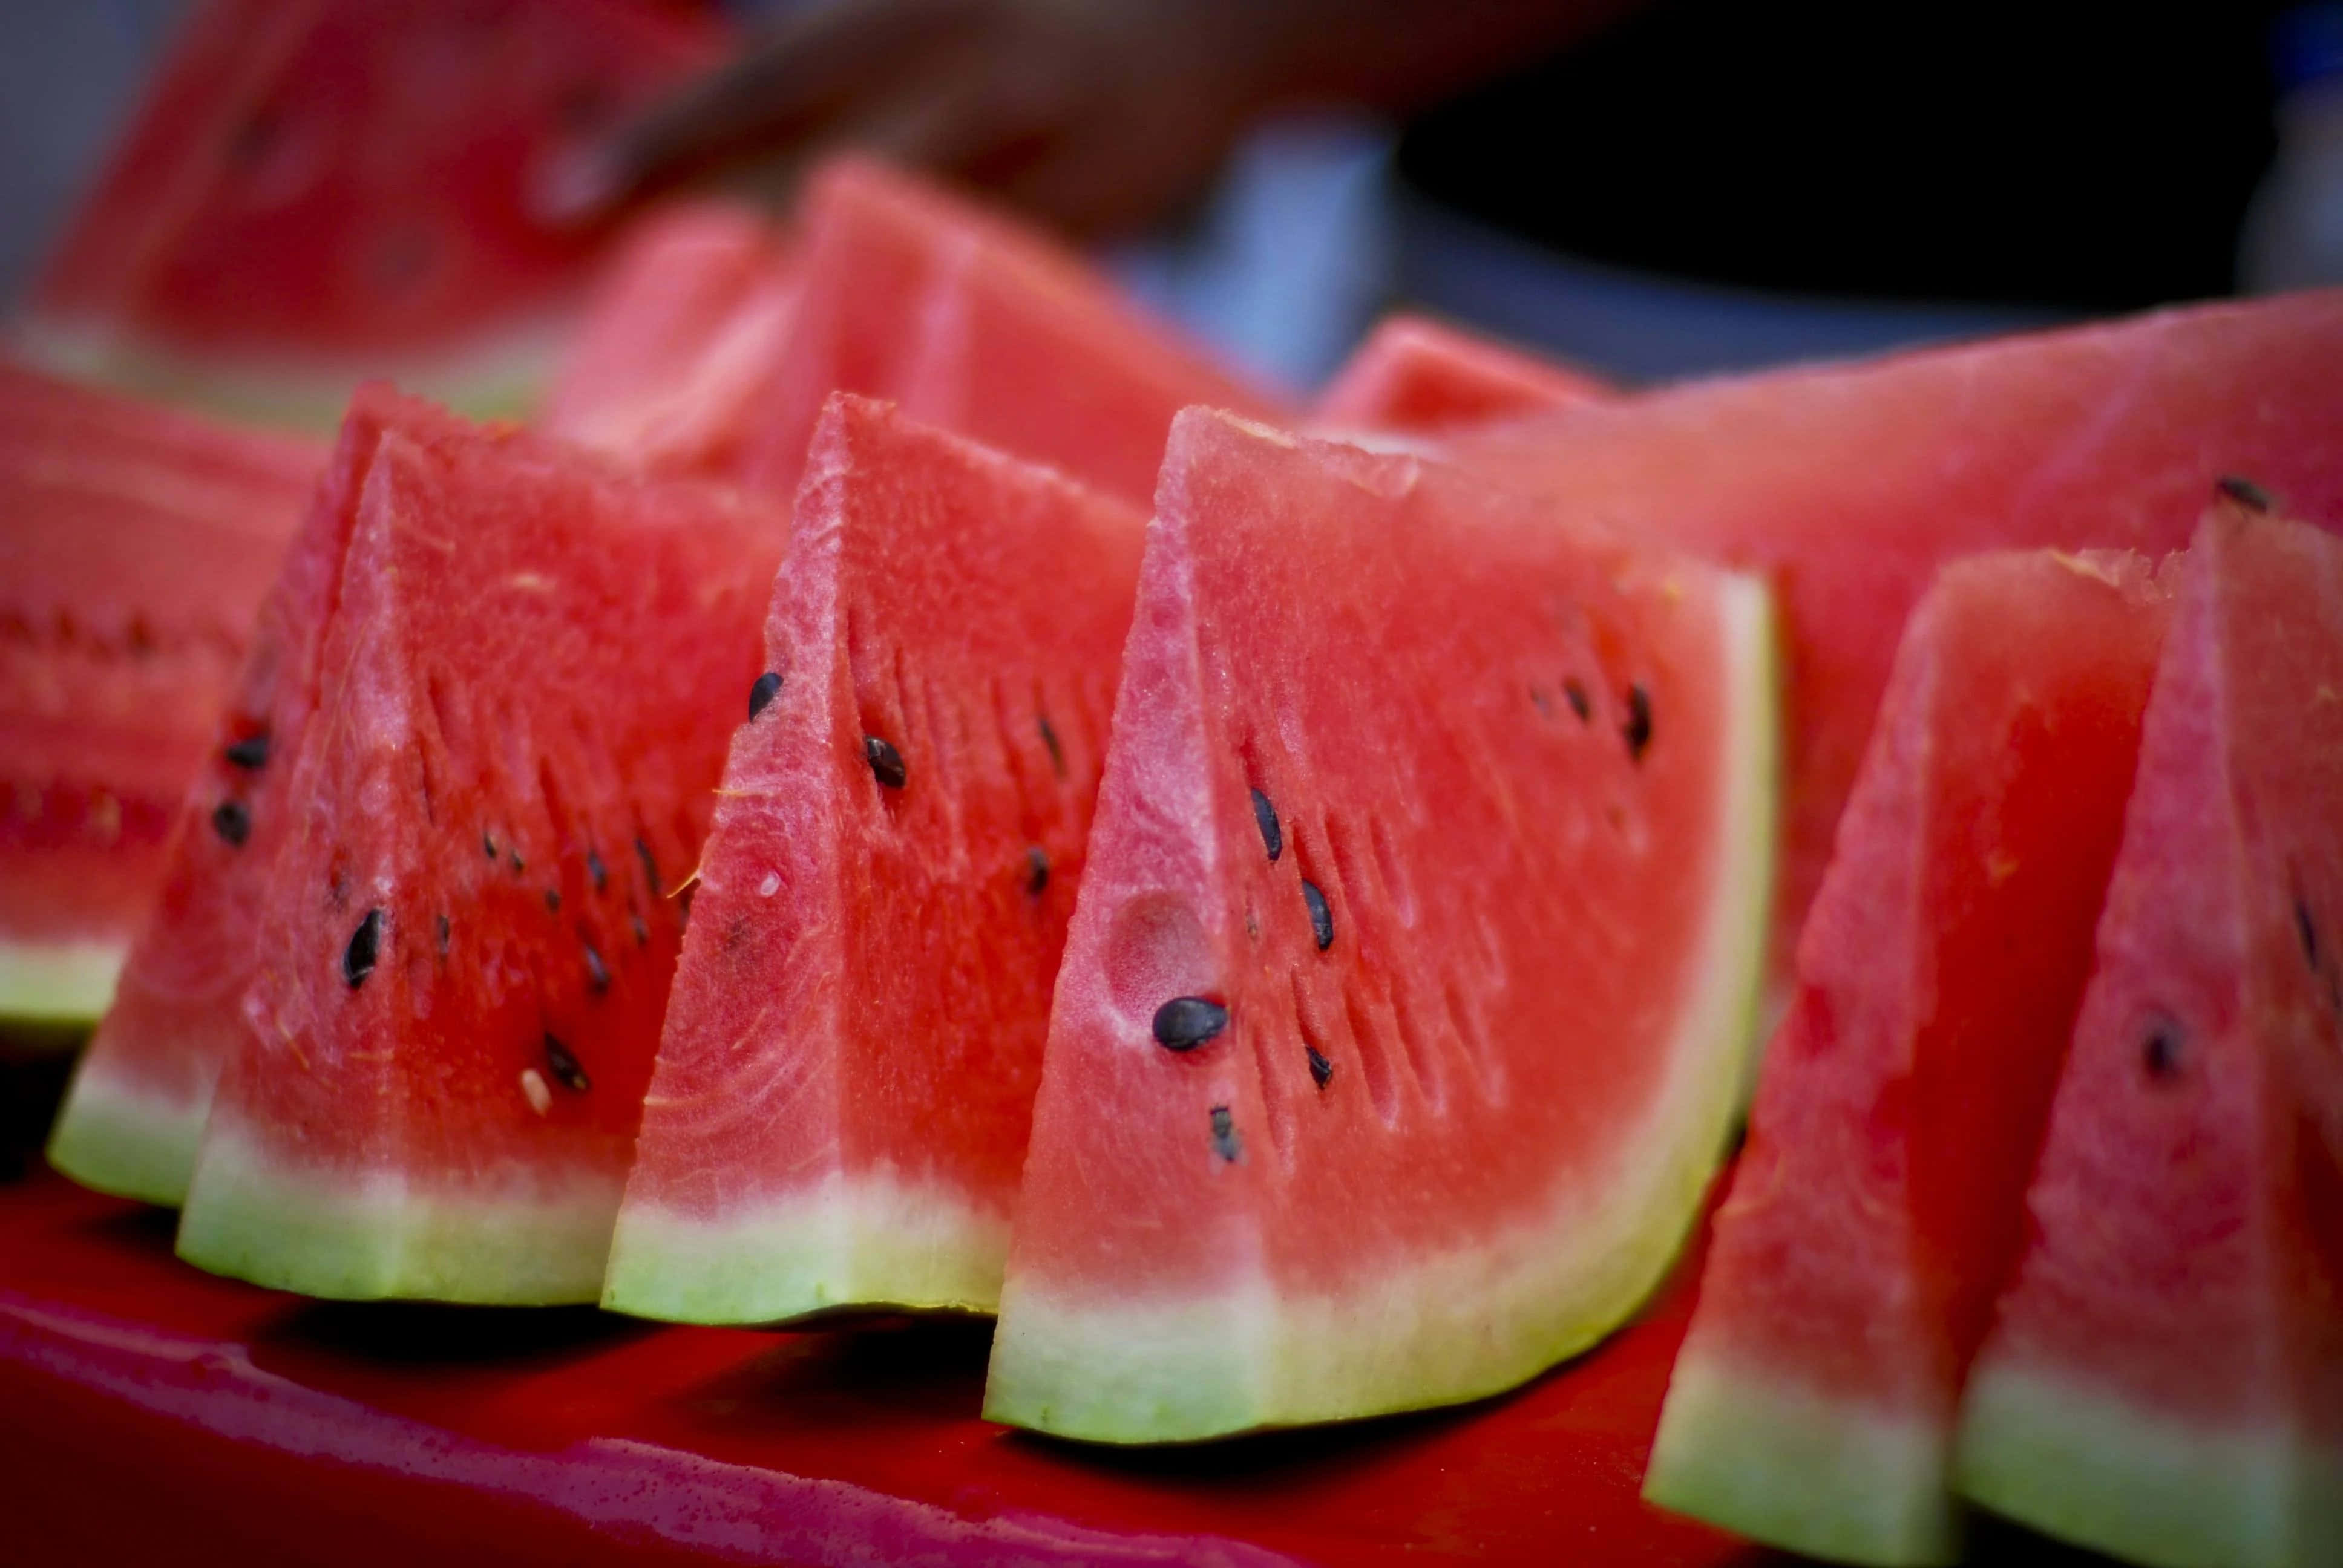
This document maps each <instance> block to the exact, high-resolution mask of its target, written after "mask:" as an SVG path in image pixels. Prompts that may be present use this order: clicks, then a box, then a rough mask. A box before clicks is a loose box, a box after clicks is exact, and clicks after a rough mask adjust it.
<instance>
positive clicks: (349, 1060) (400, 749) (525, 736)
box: [179, 419, 778, 1302]
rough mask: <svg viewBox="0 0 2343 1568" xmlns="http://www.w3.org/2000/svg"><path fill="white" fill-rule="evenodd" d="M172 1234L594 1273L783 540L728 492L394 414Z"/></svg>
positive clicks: (358, 1291)
mask: <svg viewBox="0 0 2343 1568" xmlns="http://www.w3.org/2000/svg"><path fill="white" fill-rule="evenodd" d="M346 504H347V505H348V507H349V508H350V510H351V517H350V518H349V521H348V523H347V528H346V532H347V540H348V543H347V553H346V557H345V559H344V562H343V565H342V570H341V574H340V582H339V586H338V589H337V598H336V600H335V603H334V605H333V608H332V610H331V612H330V614H329V615H328V617H327V619H326V621H325V624H324V628H323V631H322V635H321V637H320V638H319V642H320V645H321V646H320V651H319V652H318V654H317V659H316V665H315V669H316V677H315V682H316V684H315V693H316V696H315V709H314V711H315V714H316V715H317V716H318V719H321V720H322V719H327V717H328V716H330V721H313V722H310V723H308V724H307V725H306V726H305V727H304V728H303V729H302V731H301V734H300V736H299V740H298V745H297V748H293V749H288V752H287V754H286V755H284V756H282V757H281V758H272V759H271V766H272V767H278V766H281V767H283V768H285V769H287V770H288V773H289V779H288V783H287V795H286V797H285V801H284V802H283V803H282V804H281V806H280V809H284V810H285V812H286V816H287V820H286V821H285V823H284V824H283V826H282V828H281V829H280V831H281V833H282V835H283V837H282V841H281V844H280V846H279V849H278V851H277V857H276V863H275V865H274V867H273V868H272V869H271V870H270V874H269V879H268V882H267V886H266V892H265V895H264V897H263V899H262V901H261V903H260V905H259V907H258V909H257V911H256V915H255V918H254V925H253V930H254V937H255V944H256V950H257V951H258V952H259V953H261V954H264V955H266V961H265V962H263V963H261V964H260V965H259V967H258V968H257V970H256V972H255V974H254V979H253V982H252V985H251V989H250V990H249V991H248V992H247V993H246V998H245V1013H246V1019H247V1020H248V1027H247V1028H246V1030H245V1033H244V1036H243V1038H242V1039H241V1040H239V1041H238V1042H237V1046H236V1054H235V1055H234V1056H233V1057H232V1058H231V1059H230V1060H229V1061H228V1062H227V1064H226V1068H225V1070H224V1071H223V1073H222V1075H221V1079H220V1082H219V1088H218V1092H217V1094H216V1097H215V1099H214V1101H213V1104H212V1109H211V1115H210V1118H209V1120H208V1121H207V1122H206V1125H205V1128H204V1134H203V1141H202V1144H201V1146H200V1148H199V1150H198V1152H197V1156H196V1167H195V1173H194V1177H193V1179H192V1181H191V1182H190V1184H189V1187H188V1191H187V1201H186V1212H185V1214H184V1215H183V1216H182V1219H181V1222H180V1227H179V1252H180V1255H181V1256H182V1257H185V1258H186V1259H187V1260H189V1261H193V1262H196V1263H198V1264H200V1265H202V1266H203V1267H205V1268H207V1269H212V1270H214V1271H218V1272H223V1273H232V1274H236V1275H239V1276H242V1277H244V1278H246V1279H251V1280H256V1281H257V1282H262V1283H265V1284H271V1285H277V1286H281V1287H285V1288H288V1289H292V1290H297V1291H302V1292H307V1293H309V1294H313V1295H328V1296H342V1297H374V1296H387V1295H400V1296H427V1297H435V1298H443V1299H447V1300H455V1301H480V1302H559V1301H590V1300H593V1299H594V1298H595V1297H596V1296H598V1294H599V1293H600V1290H601V1282H602V1270H603V1262H604V1258H605V1254H606V1253H607V1251H608V1244H609V1232H610V1223H611V1219H612V1216H613V1215H614V1214H615V1213H616V1212H617V1210H618V1192H619V1188H620V1184H621V1182H622V1181H623V1180H624V1177H625V1173H626V1165H627V1160H628V1154H629V1152H630V1151H631V1150H632V1148H633V1143H634V1135H635V1127H636V1122H637V1121H638V1119H639V1116H640V1113H641V1105H642V1094H643V1088H644V1085H645V1083H646V1082H647V1081H648V1080H649V1075H650V1065H651V1056H652V1053H653V1050H655V1048H656V1045H657V1042H658V1038H659V1016H660V1014H661V1012H662V1011H663V1010H664V1009H665V1007H666V1002H667V990H668V982H669V978H670V976H671V974H672V970H673V966H674V962H675V955H676V952H677V950H678V949H679V946H680V939H681V934H682V932H681V927H682V923H683V916H684V912H685V910H684V906H683V905H682V904H681V903H679V902H678V901H676V900H671V899H669V898H668V897H667V896H666V895H667V892H668V889H669V885H670V884H671V882H672V881H673V879H675V878H676V877H677V875H678V873H679V871H680V869H681V868H683V867H685V866H687V865H689V863H690V860H691V858H692V857H693V856H694V855H696V854H697V853H698V852H699V841H700V838H701V836H702V834H703V833H704V831H705V829H706V825H707V819H708V810H709V803H710V800H711V795H710V791H711V789H712V788H713V787H714V785H715V783H716V779H717V775H718V771H719V769H720V768H721V766H722V760H723V754H724V743H725V740H726V739H727V737H729V734H730V733H731V729H732V720H733V716H734V715H735V714H736V713H737V711H738V708H737V704H738V703H739V700H740V696H741V693H743V692H744V691H746V690H747V689H749V683H750V682H751V680H752V679H753V678H754V677H755V675H756V627H757V624H758V619H759V615H760V614H761V611H762V608H763V606H764V603H765V600H766V598H767V596H768V594H769V589H770V584H771V579H772V573H773V568H774V567H775V565H776V560H775V557H776V556H777V554H778V550H777V549H776V548H774V547H773V545H772V544H771V543H770V542H769V540H770V538H771V537H772V530H771V528H770V525H769V521H768V520H767V519H765V518H762V517H760V516H759V515H758V514H756V513H755V512H753V511H749V510H745V509H744V508H742V507H741V506H740V505H739V504H738V503H737V502H736V501H734V500H732V499H730V498H729V492H726V493H719V492H704V491H700V490H697V489H692V488H686V487H645V486H641V485H636V484H631V483H626V482H621V481H619V480H618V479H615V478H613V477H609V476H608V475H606V474H605V473H604V472H602V471H601V470H600V469H599V467H597V466H595V465H593V464H591V463H589V462H588V461H587V460H585V459H583V458H582V457H572V456H569V455H567V454H559V453H553V454H548V453H547V452H545V451H542V450H540V449H538V448H537V447H535V446H534V445H533V444H532V443H528V442H526V441H523V440H519V439H517V438H515V437H509V436H499V435H497V434H495V433H492V432H490V433H479V434H474V433H470V432H449V431H446V430H441V429H433V428H430V427H428V426H427V425H426V426H423V427H419V428H410V427H407V426H406V425H405V424H404V423H403V422H401V421H397V420H395V419H394V420H390V421H387V422H385V424H384V427H382V428H381V430H380V431H379V433H378V434H377V436H376V437H375V440H374V449H373V452H372V455H371V457H370V458H369V459H368V460H367V462H366V464H365V465H364V477H363V479H362V481H361V482H360V483H359V484H358V485H357V487H355V489H354V490H353V491H351V492H349V493H348V496H347V503H346Z"/></svg>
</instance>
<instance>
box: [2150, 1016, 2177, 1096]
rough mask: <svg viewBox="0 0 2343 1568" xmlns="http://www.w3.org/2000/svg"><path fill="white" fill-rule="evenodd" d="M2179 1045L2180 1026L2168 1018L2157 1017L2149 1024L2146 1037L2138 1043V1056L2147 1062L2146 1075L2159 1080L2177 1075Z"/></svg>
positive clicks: (2169, 1078) (2173, 1077) (2165, 1079)
mask: <svg viewBox="0 0 2343 1568" xmlns="http://www.w3.org/2000/svg"><path fill="white" fill-rule="evenodd" d="M2180 1045H2181V1040H2180V1026H2179V1025H2178V1024H2177V1023H2175V1022H2173V1021H2172V1020H2170V1019H2168V1018H2167V1019H2158V1020H2157V1021H2156V1022H2155V1023H2153V1024H2151V1025H2149V1026H2148V1030H2147V1040H2144V1041H2142V1042H2141V1045H2140V1058H2141V1060H2143V1061H2144V1062H2146V1063H2147V1075H2148V1076H2149V1077H2150V1078H2153V1079H2157V1080H2159V1081H2169V1080H2171V1079H2175V1078H2177V1077H2179V1076H2180Z"/></svg>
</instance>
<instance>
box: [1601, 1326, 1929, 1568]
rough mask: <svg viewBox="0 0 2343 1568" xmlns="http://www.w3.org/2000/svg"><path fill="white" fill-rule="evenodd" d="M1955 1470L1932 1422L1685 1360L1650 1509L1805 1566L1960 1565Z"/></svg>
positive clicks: (1655, 1466)
mask: <svg viewBox="0 0 2343 1568" xmlns="http://www.w3.org/2000/svg"><path fill="white" fill-rule="evenodd" d="M1951 1459H1952V1455H1951V1453H1950V1452H1949V1445H1948V1442H1947V1440H1946V1434H1945V1433H1944V1432H1943V1431H1942V1430H1941V1429H1940V1428H1939V1427H1938V1426H1937V1424H1936V1423H1935V1422H1927V1421H1916V1420H1898V1419H1896V1417H1895V1416H1893V1415H1890V1414H1887V1413H1886V1412H1875V1411H1866V1410H1863V1409H1860V1408H1858V1407H1857V1406H1855V1404H1854V1403H1853V1402H1849V1401H1846V1400H1840V1399H1833V1398H1831V1397H1829V1396H1828V1395H1825V1394H1823V1393H1821V1392H1817V1391H1815V1390H1814V1389H1813V1388H1811V1387H1807V1386H1805V1385H1803V1384H1799V1383H1794V1382H1785V1381H1784V1380H1782V1379H1780V1378H1776V1377H1769V1376H1767V1375H1766V1374H1765V1372H1763V1371H1762V1370H1758V1369H1754V1368H1748V1367H1742V1366H1735V1365H1730V1364H1721V1363H1720V1362H1718V1360H1717V1359H1716V1358H1714V1357H1694V1356H1680V1357H1678V1358H1677V1361H1676V1365H1675V1370H1674V1372H1673V1373H1672V1374H1671V1375H1670V1377H1669V1380H1668V1397H1667V1402H1666V1405H1665V1406H1664V1409H1663V1411H1662V1412H1661V1416H1660V1428H1659V1434H1658V1436H1657V1437H1655V1438H1654V1440H1653V1442H1652V1457H1651V1461H1650V1462H1649V1464H1648V1466H1647V1467H1646V1469H1645V1471H1644V1501H1645V1502H1647V1503H1654V1504H1656V1505H1657V1506H1659V1507H1662V1508H1665V1509H1669V1510H1671V1511H1672V1512H1674V1513H1685V1514H1690V1515H1692V1516H1693V1517H1694V1518H1698V1519H1704V1520H1707V1521H1708V1522H1709V1523H1713V1524H1716V1525H1719V1526H1721V1527H1722V1528H1724V1529H1726V1530H1730V1531H1732V1532H1733V1533H1735V1534H1737V1535H1746V1536H1748V1537H1750V1538H1751V1539H1752V1540H1755V1541H1762V1542H1764V1543H1766V1544H1767V1545H1771V1546H1780V1547H1784V1548H1785V1549H1787V1550H1790V1551H1793V1552H1798V1553H1805V1554H1806V1555H1808V1556H1813V1557H1825V1558H1830V1559H1832V1560H1834V1561H1836V1562H1842V1563H1876V1564H1881V1565H1883V1568H1917V1565H1921V1564H1935V1563H1952V1562H1955V1561H1956V1560H1958V1558H1959V1556H1960V1553H1961V1530H1960V1516H1959V1511H1958V1509H1957V1508H1956V1505H1955V1503H1954V1501H1953V1498H1952V1495H1951V1493H1949V1492H1948V1491H1947V1490H1946V1483H1945V1478H1946V1474H1947V1473H1948V1469H1949V1466H1950V1463H1951Z"/></svg>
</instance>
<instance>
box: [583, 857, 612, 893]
mask: <svg viewBox="0 0 2343 1568" xmlns="http://www.w3.org/2000/svg"><path fill="white" fill-rule="evenodd" d="M586 874H587V875H588V877H590V878H592V879H593V880H594V890H595V891H596V892H600V891H601V890H603V889H605V888H607V887H608V886H609V885H610V869H609V868H608V867H607V866H605V865H603V864H602V857H601V856H599V855H598V854H596V853H595V852H594V851H593V850H591V849H588V850H587V851H586Z"/></svg>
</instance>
